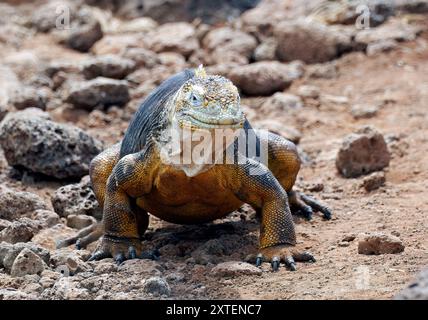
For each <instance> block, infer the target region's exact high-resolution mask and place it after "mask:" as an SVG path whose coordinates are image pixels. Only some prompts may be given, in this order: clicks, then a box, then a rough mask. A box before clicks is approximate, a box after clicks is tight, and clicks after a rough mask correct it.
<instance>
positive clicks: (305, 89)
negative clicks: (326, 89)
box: [297, 85, 321, 99]
mask: <svg viewBox="0 0 428 320" xmlns="http://www.w3.org/2000/svg"><path fill="white" fill-rule="evenodd" d="M297 93H298V95H299V96H301V97H302V98H311V99H318V97H319V96H320V94H321V91H320V88H318V87H316V86H310V85H303V86H300V87H299V88H298V89H297Z"/></svg>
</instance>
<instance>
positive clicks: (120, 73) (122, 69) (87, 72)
mask: <svg viewBox="0 0 428 320" xmlns="http://www.w3.org/2000/svg"><path fill="white" fill-rule="evenodd" d="M134 68H135V62H134V61H132V60H129V59H125V58H120V57H118V56H115V55H105V56H99V57H95V58H93V59H91V60H89V61H86V62H85V63H84V64H83V65H82V70H83V74H84V76H85V78H86V79H93V78H96V77H106V78H114V79H123V78H125V77H126V76H127V75H128V74H130V73H131V72H132V71H133V70H134Z"/></svg>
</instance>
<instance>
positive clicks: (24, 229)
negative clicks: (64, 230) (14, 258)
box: [0, 218, 42, 243]
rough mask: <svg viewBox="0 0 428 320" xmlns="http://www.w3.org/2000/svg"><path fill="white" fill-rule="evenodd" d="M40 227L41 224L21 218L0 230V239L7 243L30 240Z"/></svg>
mask: <svg viewBox="0 0 428 320" xmlns="http://www.w3.org/2000/svg"><path fill="white" fill-rule="evenodd" d="M41 227H42V226H41V224H40V223H37V222H36V221H34V220H31V219H28V218H21V219H19V220H16V221H13V222H12V223H11V224H10V225H9V226H8V227H6V228H5V229H3V230H2V231H0V241H5V242H9V243H17V242H27V241H30V240H31V238H32V237H33V236H34V235H35V234H36V233H37V231H38V230H39V229H41Z"/></svg>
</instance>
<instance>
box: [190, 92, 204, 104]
mask: <svg viewBox="0 0 428 320" xmlns="http://www.w3.org/2000/svg"><path fill="white" fill-rule="evenodd" d="M190 103H191V104H192V105H193V106H194V107H199V106H200V105H201V104H202V99H201V98H200V97H199V96H197V95H196V94H194V93H192V94H191V95H190Z"/></svg>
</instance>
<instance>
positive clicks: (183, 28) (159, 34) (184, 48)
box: [147, 22, 199, 57]
mask: <svg viewBox="0 0 428 320" xmlns="http://www.w3.org/2000/svg"><path fill="white" fill-rule="evenodd" d="M147 45H148V47H149V48H150V49H151V50H153V51H155V52H158V53H159V52H167V51H170V52H177V53H180V54H181V55H183V56H185V57H188V56H190V55H191V54H192V53H193V52H194V51H195V50H197V49H198V48H199V43H198V40H197V38H196V31H195V28H194V27H193V26H192V25H191V24H189V23H185V22H176V23H166V24H164V25H161V26H160V27H159V28H157V29H155V30H153V31H152V32H150V33H149V34H148V35H147Z"/></svg>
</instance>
